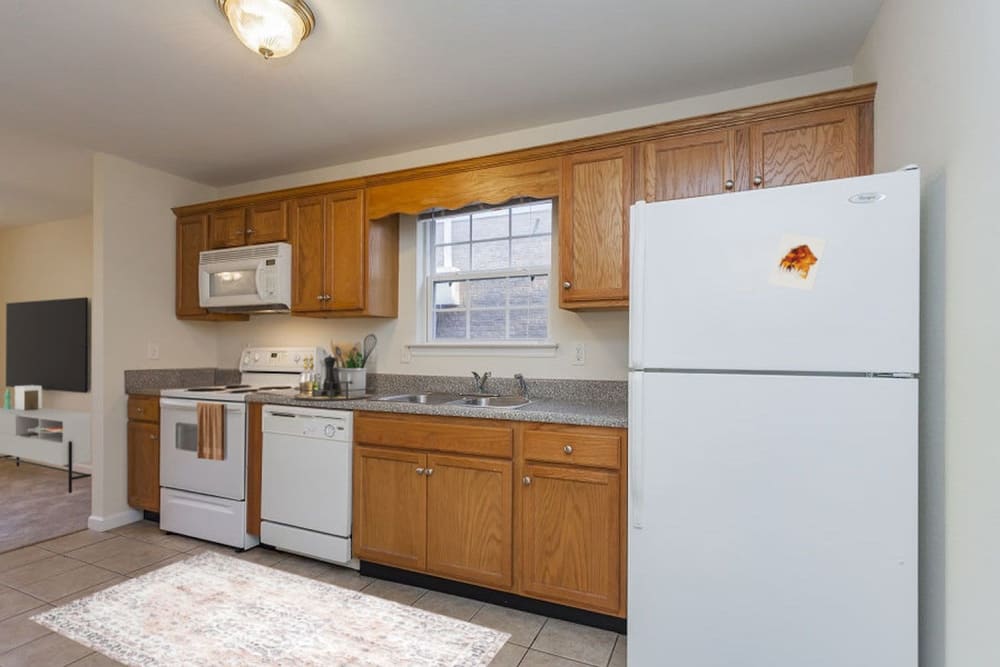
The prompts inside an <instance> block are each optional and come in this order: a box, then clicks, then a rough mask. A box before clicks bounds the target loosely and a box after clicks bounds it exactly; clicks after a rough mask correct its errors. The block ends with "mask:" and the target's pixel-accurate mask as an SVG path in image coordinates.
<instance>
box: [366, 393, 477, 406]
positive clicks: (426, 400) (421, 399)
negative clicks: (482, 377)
mask: <svg viewBox="0 0 1000 667" xmlns="http://www.w3.org/2000/svg"><path fill="white" fill-rule="evenodd" d="M378 400H380V401H388V402H389V403H420V404H422V405H443V404H445V403H452V402H454V401H458V400H461V397H460V396H459V395H458V394H446V393H443V392H430V393H427V394H398V395H396V396H383V397H382V398H380V399H378Z"/></svg>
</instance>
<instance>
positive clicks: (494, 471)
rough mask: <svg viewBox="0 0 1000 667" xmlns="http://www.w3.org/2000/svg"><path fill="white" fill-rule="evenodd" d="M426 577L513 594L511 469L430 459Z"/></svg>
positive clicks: (495, 463)
mask: <svg viewBox="0 0 1000 667" xmlns="http://www.w3.org/2000/svg"><path fill="white" fill-rule="evenodd" d="M426 474H427V571H428V572H430V573H432V574H437V575H440V576H442V577H447V578H454V579H461V580H463V581H468V582H471V583H476V584H482V585H485V586H490V587H494V588H510V586H511V583H512V581H511V559H512V553H511V549H512V539H511V533H512V530H513V524H512V521H513V519H512V514H511V511H512V488H511V480H512V464H511V462H510V461H499V460H495V459H484V458H474V457H468V456H442V455H437V454H428V455H427V473H426Z"/></svg>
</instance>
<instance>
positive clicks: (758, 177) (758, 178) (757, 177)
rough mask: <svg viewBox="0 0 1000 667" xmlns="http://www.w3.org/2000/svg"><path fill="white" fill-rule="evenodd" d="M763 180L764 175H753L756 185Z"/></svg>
mask: <svg viewBox="0 0 1000 667" xmlns="http://www.w3.org/2000/svg"><path fill="white" fill-rule="evenodd" d="M763 182H764V177H763V176H754V177H753V184H754V185H760V184H761V183H763Z"/></svg>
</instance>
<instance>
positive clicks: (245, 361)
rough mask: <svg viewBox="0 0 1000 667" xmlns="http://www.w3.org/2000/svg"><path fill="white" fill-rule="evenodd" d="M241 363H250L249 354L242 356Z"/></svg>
mask: <svg viewBox="0 0 1000 667" xmlns="http://www.w3.org/2000/svg"><path fill="white" fill-rule="evenodd" d="M243 363H244V364H249V363H250V353H249V352H248V353H247V354H245V355H243Z"/></svg>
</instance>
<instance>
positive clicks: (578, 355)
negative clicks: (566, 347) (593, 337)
mask: <svg viewBox="0 0 1000 667" xmlns="http://www.w3.org/2000/svg"><path fill="white" fill-rule="evenodd" d="M570 363H571V364H573V365H574V366H583V365H584V364H585V363H587V346H586V345H584V344H583V343H573V359H572V360H571V361H570Z"/></svg>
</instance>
